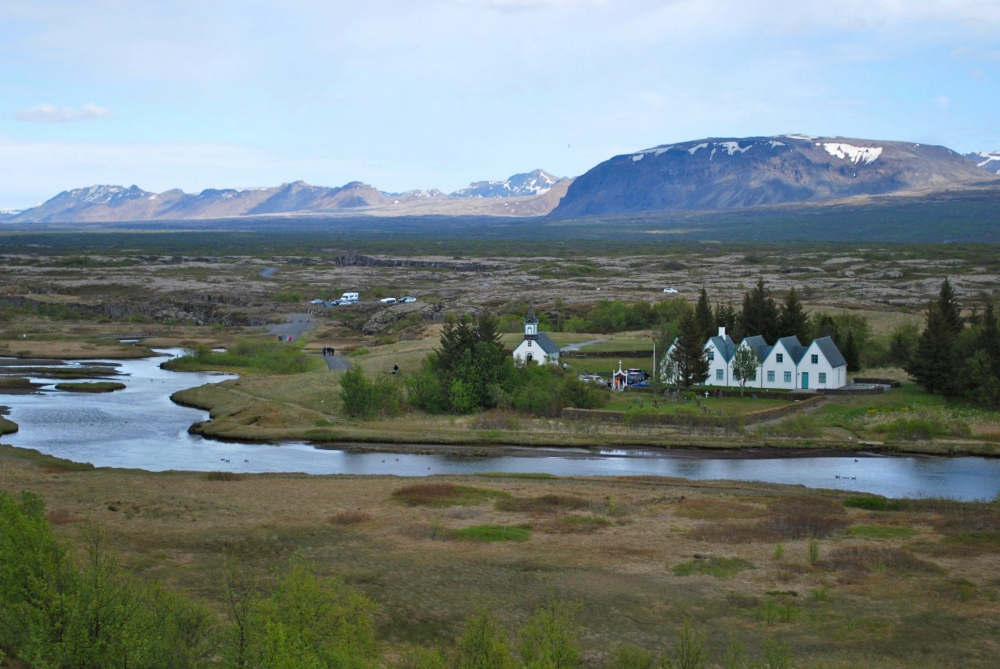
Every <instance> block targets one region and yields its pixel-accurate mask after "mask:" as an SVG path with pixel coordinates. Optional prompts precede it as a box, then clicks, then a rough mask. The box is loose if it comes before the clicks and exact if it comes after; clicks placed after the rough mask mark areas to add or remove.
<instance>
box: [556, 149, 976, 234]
mask: <svg viewBox="0 0 1000 669" xmlns="http://www.w3.org/2000/svg"><path fill="white" fill-rule="evenodd" d="M989 180H990V175H989V174H986V173H985V172H984V170H982V169H981V168H980V167H978V166H977V165H976V164H975V163H974V162H972V161H971V160H969V159H967V158H965V157H963V156H961V155H959V154H958V153H955V152H954V151H952V150H950V149H947V148H945V147H942V146H929V145H921V144H913V143H908V142H886V141H872V140H862V139H847V138H842V137H832V138H821V137H809V136H804V135H782V136H778V137H750V138H732V139H715V138H712V139H703V140H695V141H691V142H682V143H680V144H671V145H664V146H657V147H654V148H652V149H646V150H644V151H638V152H635V153H630V154H625V155H620V156H615V157H614V158H611V159H610V160H607V161H605V162H603V163H601V164H600V165H597V166H596V167H594V168H593V169H591V170H589V171H588V172H587V173H585V174H584V175H582V176H580V177H577V179H576V180H575V181H574V182H573V184H572V185H571V186H570V188H569V190H568V192H567V193H566V196H565V197H564V198H563V199H562V201H561V202H560V204H559V206H558V207H557V208H556V209H555V210H554V211H553V212H552V214H551V215H552V216H554V217H560V218H568V217H576V216H593V215H613V214H622V213H634V212H646V211H663V210H713V209H732V208H739V207H752V206H757V205H768V204H784V203H795V202H803V203H805V202H822V201H826V200H835V199H841V198H846V197H851V196H858V195H879V194H888V193H918V192H929V191H936V190H943V189H946V188H949V187H952V186H956V185H970V184H974V183H979V182H983V181H989Z"/></svg>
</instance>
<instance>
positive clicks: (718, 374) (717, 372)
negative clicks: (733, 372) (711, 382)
mask: <svg viewBox="0 0 1000 669" xmlns="http://www.w3.org/2000/svg"><path fill="white" fill-rule="evenodd" d="M715 380H716V381H722V370H721V369H717V370H715Z"/></svg>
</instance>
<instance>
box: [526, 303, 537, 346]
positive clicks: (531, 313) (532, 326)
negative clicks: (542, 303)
mask: <svg viewBox="0 0 1000 669" xmlns="http://www.w3.org/2000/svg"><path fill="white" fill-rule="evenodd" d="M537 336H538V318H537V317H536V316H535V308H534V307H533V306H532V305H530V304H529V305H528V315H527V317H526V318H525V319H524V338H525V339H534V338H535V337H537Z"/></svg>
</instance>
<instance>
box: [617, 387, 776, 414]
mask: <svg viewBox="0 0 1000 669" xmlns="http://www.w3.org/2000/svg"><path fill="white" fill-rule="evenodd" d="M750 394H751V393H749V392H748V393H747V396H746V397H745V398H740V397H722V398H719V399H716V398H714V397H709V398H708V399H704V398H702V399H701V404H702V406H705V407H708V409H709V410H710V411H711V412H712V413H716V412H718V411H721V412H722V413H723V414H725V415H726V416H741V415H743V414H745V413H750V412H752V411H763V410H765V409H776V408H778V407H782V406H786V405H787V404H788V402H787V401H785V400H754V399H751V398H750ZM654 399H657V398H656V395H654V394H652V393H650V394H646V393H614V394H613V395H612V398H611V401H610V402H608V405H607V406H605V407H603V408H605V409H608V410H610V411H627V410H628V409H634V408H637V407H642V408H643V409H647V410H653V411H656V412H657V413H663V414H670V413H677V412H678V411H689V412H698V411H699V409H698V407H697V406H696V405H695V403H694V402H690V401H689V402H664V401H663V398H659V399H657V402H656V405H655V406H654V405H653V400H654Z"/></svg>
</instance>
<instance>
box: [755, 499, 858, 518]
mask: <svg viewBox="0 0 1000 669" xmlns="http://www.w3.org/2000/svg"><path fill="white" fill-rule="evenodd" d="M769 508H770V510H771V512H772V513H777V514H787V515H799V514H806V515H810V516H843V515H844V514H846V513H847V510H846V509H845V508H844V505H843V504H841V503H840V502H838V501H834V500H831V499H825V498H823V497H807V496H805V495H801V496H799V495H797V496H794V497H779V498H778V499H776V500H775V501H773V502H771V504H770V505H769Z"/></svg>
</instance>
